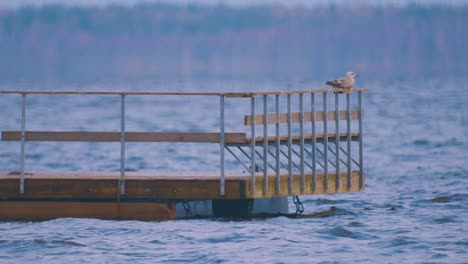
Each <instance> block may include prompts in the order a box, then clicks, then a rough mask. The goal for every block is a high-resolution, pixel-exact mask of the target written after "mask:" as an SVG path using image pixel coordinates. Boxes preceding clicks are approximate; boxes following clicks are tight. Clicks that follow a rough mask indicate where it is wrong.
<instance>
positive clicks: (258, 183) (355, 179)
mask: <svg viewBox="0 0 468 264" xmlns="http://www.w3.org/2000/svg"><path fill="white" fill-rule="evenodd" d="M323 176H324V175H323V173H317V186H316V189H315V191H314V190H312V187H311V181H312V174H310V173H306V174H305V185H304V192H301V188H300V174H293V186H292V193H291V194H290V195H289V194H288V177H287V175H285V174H284V175H281V178H280V187H281V188H280V191H279V195H276V190H275V178H274V177H268V192H267V193H266V194H263V177H262V176H261V175H258V176H256V179H255V195H252V194H251V193H250V192H247V197H248V198H270V197H276V196H291V195H316V194H330V193H345V192H357V191H363V190H364V188H359V172H357V171H353V172H352V175H351V189H350V190H348V188H347V186H348V180H347V172H343V173H340V180H341V185H340V188H339V189H338V190H337V189H336V174H333V173H329V174H328V189H327V190H325V189H324V185H323ZM246 184H247V186H246V188H247V190H249V188H250V182H249V181H247V182H246Z"/></svg>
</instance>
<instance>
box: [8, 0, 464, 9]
mask: <svg viewBox="0 0 468 264" xmlns="http://www.w3.org/2000/svg"><path fill="white" fill-rule="evenodd" d="M58 3H60V4H64V3H65V4H67V5H85V6H105V5H108V4H123V5H134V4H138V3H179V4H189V3H190V4H205V5H217V4H221V3H222V4H226V5H235V6H248V5H258V4H283V5H308V6H313V5H324V4H325V5H327V4H330V3H335V4H348V5H349V4H350V3H351V1H349V0H287V1H285V0H283V1H281V0H67V1H63V0H14V1H11V0H0V6H1V7H14V8H16V7H21V6H24V5H36V6H37V5H44V4H58ZM352 3H353V4H363V3H364V4H371V5H388V4H392V5H408V4H414V3H417V4H444V5H467V4H468V0H354V1H352Z"/></svg>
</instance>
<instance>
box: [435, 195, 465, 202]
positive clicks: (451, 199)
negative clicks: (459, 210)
mask: <svg viewBox="0 0 468 264" xmlns="http://www.w3.org/2000/svg"><path fill="white" fill-rule="evenodd" d="M463 200H468V194H453V195H447V196H437V197H434V198H432V199H430V200H429V201H430V202H433V203H450V202H455V201H463Z"/></svg>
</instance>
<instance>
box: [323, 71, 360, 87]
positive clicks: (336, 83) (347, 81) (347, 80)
mask: <svg viewBox="0 0 468 264" xmlns="http://www.w3.org/2000/svg"><path fill="white" fill-rule="evenodd" d="M354 77H359V75H357V74H355V73H354V72H347V73H346V75H345V77H343V78H339V79H336V80H333V81H327V82H326V83H325V84H326V85H330V86H332V87H333V88H337V89H338V88H341V89H351V88H353V85H354Z"/></svg>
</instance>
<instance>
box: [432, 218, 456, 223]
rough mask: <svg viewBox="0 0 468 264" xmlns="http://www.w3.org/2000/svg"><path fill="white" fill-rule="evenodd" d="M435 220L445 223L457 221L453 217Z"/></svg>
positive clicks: (435, 220)
mask: <svg viewBox="0 0 468 264" xmlns="http://www.w3.org/2000/svg"><path fill="white" fill-rule="evenodd" d="M434 222H435V223H437V224H445V223H455V222H457V221H456V220H455V219H453V217H441V218H436V219H434Z"/></svg>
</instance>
